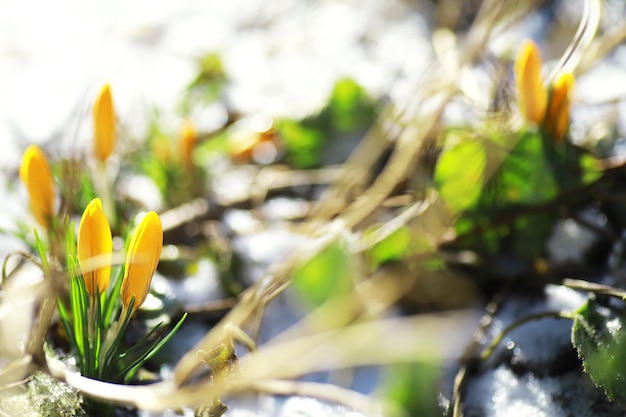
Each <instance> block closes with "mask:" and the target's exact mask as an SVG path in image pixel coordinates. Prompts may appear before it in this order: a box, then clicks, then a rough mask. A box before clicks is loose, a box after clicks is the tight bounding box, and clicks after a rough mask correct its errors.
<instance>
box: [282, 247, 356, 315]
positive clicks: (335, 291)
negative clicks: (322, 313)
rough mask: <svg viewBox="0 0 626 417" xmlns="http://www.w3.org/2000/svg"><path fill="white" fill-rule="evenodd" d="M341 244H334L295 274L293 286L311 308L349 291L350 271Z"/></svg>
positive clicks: (349, 259) (349, 258)
mask: <svg viewBox="0 0 626 417" xmlns="http://www.w3.org/2000/svg"><path fill="white" fill-rule="evenodd" d="M350 256H351V255H350V253H349V252H348V250H347V248H346V244H345V243H344V242H335V243H333V244H331V245H330V246H328V247H327V248H326V249H324V250H323V251H322V252H320V253H319V254H318V255H317V256H316V257H314V258H313V259H311V260H310V261H309V262H307V263H306V264H304V265H303V266H301V267H299V268H298V269H297V270H296V271H295V272H294V277H293V285H294V287H295V288H296V291H298V293H299V294H300V295H301V296H302V298H303V299H304V301H305V302H306V303H307V304H308V305H309V306H310V307H312V308H315V307H319V306H321V305H322V304H324V303H325V302H326V301H328V300H329V299H330V298H333V297H335V296H341V295H344V294H346V293H347V292H348V291H349V289H350V288H351V287H352V276H353V273H354V271H353V267H352V260H351V257H350Z"/></svg>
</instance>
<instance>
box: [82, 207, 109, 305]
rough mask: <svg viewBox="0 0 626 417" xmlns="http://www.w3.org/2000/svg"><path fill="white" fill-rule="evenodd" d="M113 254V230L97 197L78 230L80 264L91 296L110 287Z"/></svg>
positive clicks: (85, 213)
mask: <svg viewBox="0 0 626 417" xmlns="http://www.w3.org/2000/svg"><path fill="white" fill-rule="evenodd" d="M112 252H113V239H112V237H111V227H110V226H109V222H108V221H107V218H106V216H105V215H104V211H103V210H102V202H101V201H100V199H99V198H94V199H93V200H91V202H90V203H89V204H88V205H87V208H86V209H85V211H84V212H83V217H82V218H81V219H80V226H79V227H78V263H79V265H80V270H81V272H82V274H83V279H84V280H85V288H86V289H87V292H88V293H89V295H91V296H95V295H96V294H98V295H99V294H100V293H102V291H104V290H105V289H106V288H107V287H108V286H109V280H110V278H111V256H112V255H111V253H112ZM96 289H97V292H96Z"/></svg>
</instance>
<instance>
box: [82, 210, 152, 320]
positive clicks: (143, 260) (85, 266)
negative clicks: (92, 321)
mask: <svg viewBox="0 0 626 417" xmlns="http://www.w3.org/2000/svg"><path fill="white" fill-rule="evenodd" d="M162 247H163V229H162V226H161V220H160V219H159V216H158V215H157V214H156V213H155V212H149V213H148V214H146V215H145V216H144V217H143V219H142V220H141V222H140V223H139V225H138V226H137V228H136V229H135V231H134V232H133V235H132V236H131V240H130V245H129V247H128V253H127V255H126V264H125V272H124V278H123V281H122V286H121V299H122V304H123V306H124V307H125V308H126V309H127V308H129V307H130V305H131V301H132V300H133V299H134V304H133V311H134V310H136V309H137V308H138V307H139V306H141V304H143V302H144V301H145V300H146V296H147V295H148V291H149V289H150V282H151V281H152V276H153V275H154V272H155V271H156V267H157V265H158V263H159V258H160V256H161V248H162ZM112 251H113V241H112V238H111V228H110V226H109V223H108V221H107V218H106V216H105V214H104V211H103V210H102V203H101V202H100V199H98V198H95V199H93V200H92V201H91V202H90V203H89V204H88V205H87V208H86V209H85V211H84V213H83V216H82V218H81V221H80V225H79V228H78V253H77V256H78V263H79V266H80V270H81V272H82V274H83V279H84V281H85V289H86V290H87V293H88V294H89V295H90V296H91V297H92V298H95V297H96V296H99V295H100V293H102V291H104V290H105V289H106V288H107V287H108V285H109V280H110V276H111V256H112ZM131 313H132V312H131Z"/></svg>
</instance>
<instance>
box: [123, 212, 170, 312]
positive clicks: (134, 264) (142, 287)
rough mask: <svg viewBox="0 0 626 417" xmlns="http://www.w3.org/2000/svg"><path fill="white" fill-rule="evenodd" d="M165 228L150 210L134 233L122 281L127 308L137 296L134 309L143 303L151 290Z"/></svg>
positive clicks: (124, 301) (124, 302)
mask: <svg viewBox="0 0 626 417" xmlns="http://www.w3.org/2000/svg"><path fill="white" fill-rule="evenodd" d="M162 247H163V228H162V226H161V219H159V216H158V215H157V214H156V213H155V212H153V211H151V212H149V213H148V214H146V215H145V217H144V218H143V219H142V220H141V223H139V226H137V228H136V229H135V231H134V232H133V235H132V237H131V240H130V245H129V246H128V254H127V255H126V268H125V271H124V279H123V281H122V288H121V295H122V303H123V304H124V306H125V307H126V308H128V307H129V306H130V302H131V300H132V299H133V297H135V303H134V304H133V311H134V310H135V309H137V308H139V306H141V305H142V304H143V302H144V301H145V300H146V296H147V295H148V291H149V290H150V282H151V281H152V275H154V272H155V271H156V267H157V264H158V263H159V258H160V256H161V248H162Z"/></svg>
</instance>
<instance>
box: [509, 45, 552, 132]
mask: <svg viewBox="0 0 626 417" xmlns="http://www.w3.org/2000/svg"><path fill="white" fill-rule="evenodd" d="M514 72H515V83H516V87H517V95H518V101H519V106H520V109H521V111H522V114H523V115H524V117H526V120H528V121H531V122H534V123H536V124H540V123H541V121H542V120H543V117H544V115H545V112H546V107H547V103H548V92H547V90H546V87H545V85H544V82H543V78H542V76H541V54H540V53H539V48H538V47H537V44H535V43H534V42H533V41H530V40H527V41H525V42H524V43H523V44H522V47H521V48H520V50H519V53H518V54H517V58H516V59H515V69H514Z"/></svg>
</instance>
